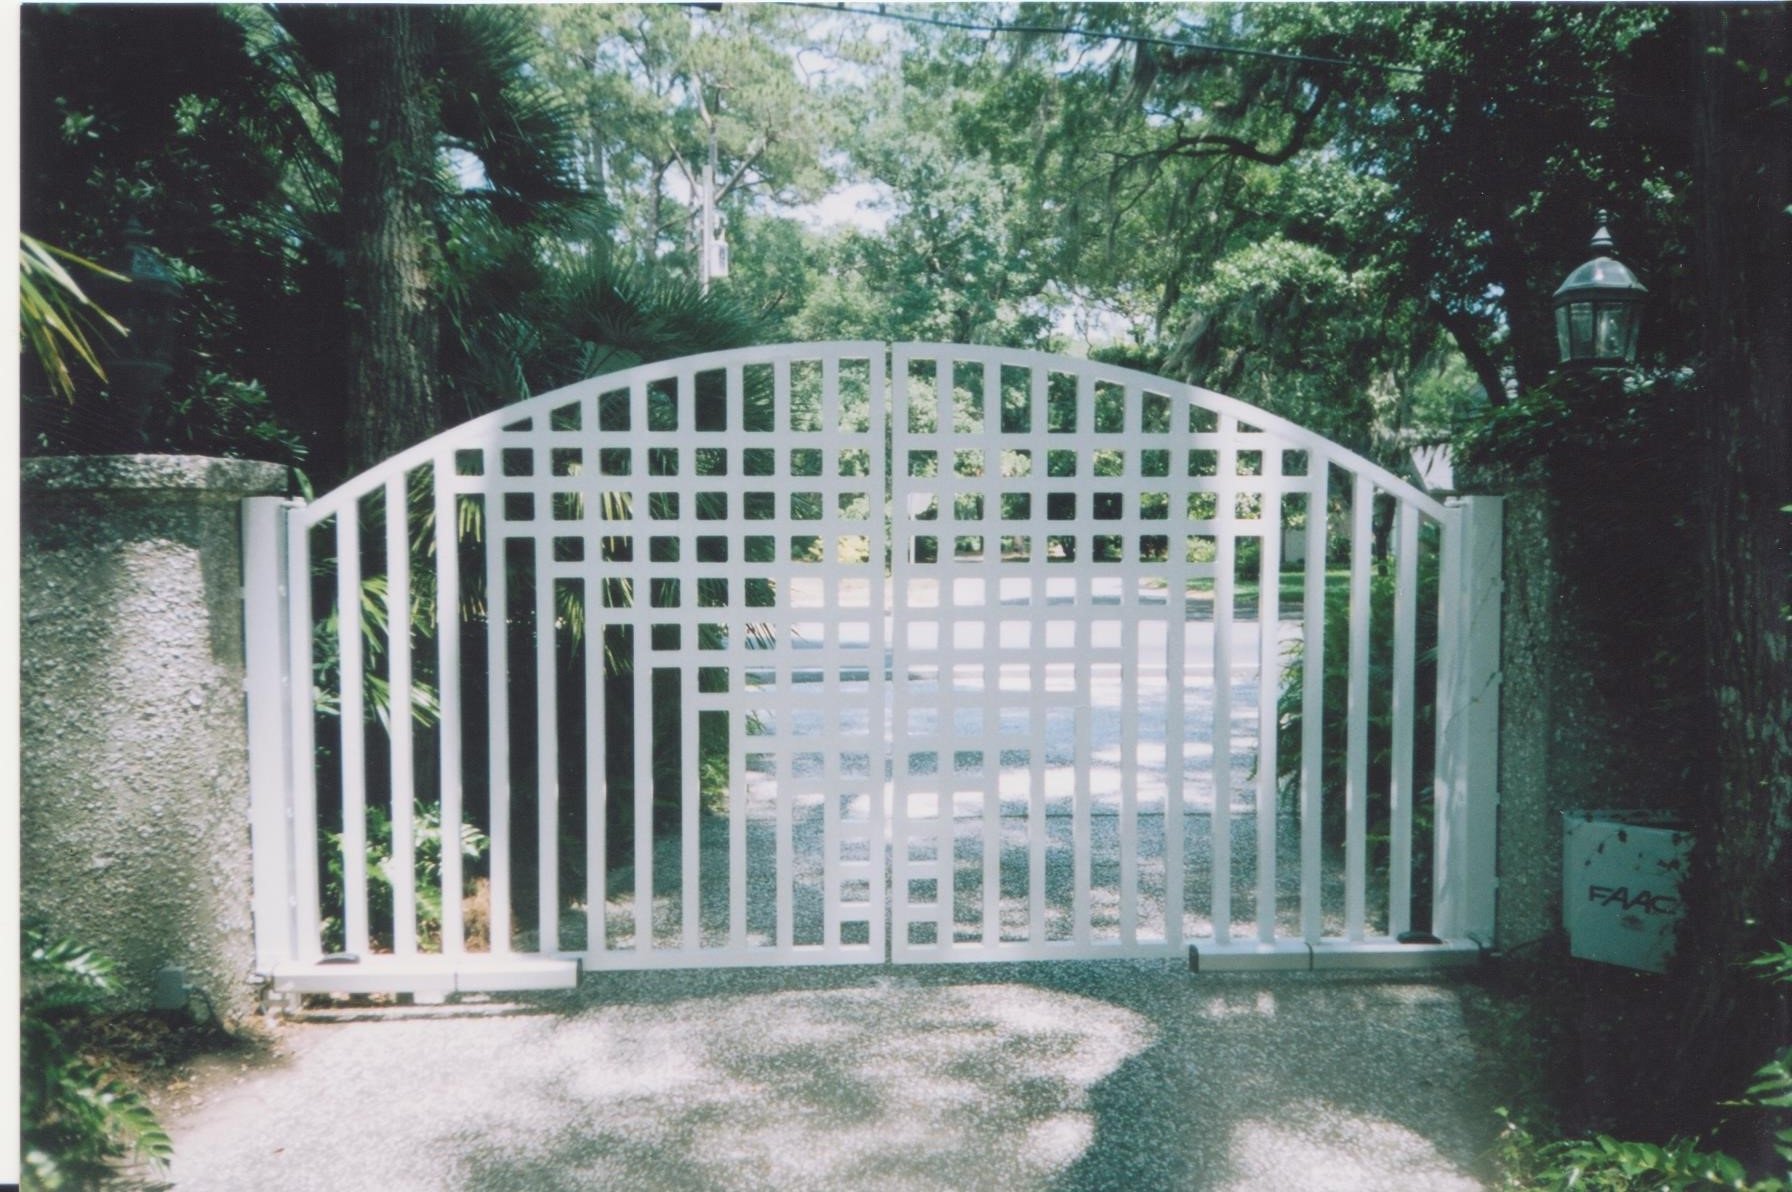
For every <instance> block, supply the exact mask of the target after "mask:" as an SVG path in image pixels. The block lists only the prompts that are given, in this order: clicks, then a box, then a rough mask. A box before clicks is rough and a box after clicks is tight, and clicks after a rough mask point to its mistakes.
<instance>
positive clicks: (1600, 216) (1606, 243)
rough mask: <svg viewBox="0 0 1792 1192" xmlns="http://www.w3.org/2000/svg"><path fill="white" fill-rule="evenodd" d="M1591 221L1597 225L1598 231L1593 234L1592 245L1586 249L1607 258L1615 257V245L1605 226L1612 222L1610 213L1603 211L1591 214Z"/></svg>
mask: <svg viewBox="0 0 1792 1192" xmlns="http://www.w3.org/2000/svg"><path fill="white" fill-rule="evenodd" d="M1593 221H1594V222H1595V223H1597V224H1598V225H1599V227H1598V230H1597V231H1595V232H1594V233H1593V240H1592V243H1591V244H1589V245H1588V247H1589V248H1591V249H1592V250H1593V251H1594V252H1597V253H1604V254H1605V255H1607V256H1614V255H1616V253H1617V245H1616V243H1615V242H1614V241H1613V240H1612V234H1611V232H1610V230H1608V229H1607V228H1606V226H1605V225H1607V224H1609V223H1610V222H1611V221H1612V217H1611V213H1610V212H1609V211H1603V210H1601V211H1596V212H1594V213H1593Z"/></svg>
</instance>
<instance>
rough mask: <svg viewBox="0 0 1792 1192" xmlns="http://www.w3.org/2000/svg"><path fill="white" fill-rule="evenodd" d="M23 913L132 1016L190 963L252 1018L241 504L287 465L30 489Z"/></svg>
mask: <svg viewBox="0 0 1792 1192" xmlns="http://www.w3.org/2000/svg"><path fill="white" fill-rule="evenodd" d="M21 481H22V483H21V515H22V516H21V521H22V526H21V529H22V543H21V545H22V557H21V566H20V587H21V616H20V672H21V673H20V703H21V708H20V738H21V740H20V744H21V759H20V771H21V774H20V777H21V782H20V819H21V840H20V844H21V856H20V864H21V907H22V911H23V913H24V915H25V916H26V917H27V918H28V919H31V918H35V919H38V920H41V921H43V922H45V923H46V924H47V925H48V926H49V927H50V928H51V929H52V930H54V931H57V932H65V933H68V934H70V935H73V936H75V937H76V938H78V939H80V940H82V941H84V942H87V943H90V944H92V945H94V946H96V947H98V948H99V949H100V950H102V951H104V952H105V953H106V954H108V955H110V956H111V957H112V958H113V959H114V960H115V961H116V962H117V963H118V968H119V975H120V977H121V979H122V982H123V984H124V986H125V989H126V993H125V995H124V996H125V999H126V1000H127V1001H128V1003H129V1004H133V1005H137V1006H143V1005H148V1004H149V1002H150V998H151V991H152V989H153V984H154V980H155V974H156V972H157V970H158V969H160V968H161V967H163V966H164V965H179V966H181V967H184V968H185V969H186V971H187V979H188V981H189V982H190V983H191V984H192V985H193V986H195V987H196V988H198V989H201V990H203V991H204V992H205V994H206V995H207V996H209V997H210V998H211V1000H212V1002H213V1003H214V1005H215V1006H216V1008H217V1010H218V1011H219V1012H220V1013H221V1014H223V1015H225V1016H226V1017H240V1016H242V1015H244V1014H246V1013H248V1012H250V1011H251V1010H252V1008H253V996H254V991H253V990H252V989H251V988H250V987H249V985H248V984H247V983H246V980H245V978H246V977H247V975H248V973H249V969H250V966H251V963H252V959H253V937H252V924H251V922H250V885H249V878H250V853H249V814H248V812H249V787H248V769H247V738H246V730H245V720H244V710H243V704H244V696H243V639H242V597H241V585H242V575H241V533H240V518H239V512H238V511H239V507H240V502H241V500H242V498H243V497H245V496H248V495H255V494H264V493H275V492H283V491H284V490H285V485H286V471H285V469H284V468H281V467H278V466H275V465H272V464H258V463H246V462H242V461H236V460H218V459H203V458H197V457H188V456H117V457H97V458H69V459H36V460H28V461H26V462H25V463H24V465H23V468H22V477H21Z"/></svg>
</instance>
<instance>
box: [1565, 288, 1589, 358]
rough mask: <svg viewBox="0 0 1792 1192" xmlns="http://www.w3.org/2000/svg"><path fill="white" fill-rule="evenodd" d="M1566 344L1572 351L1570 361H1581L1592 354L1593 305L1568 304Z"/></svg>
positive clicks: (1584, 303) (1581, 303)
mask: <svg viewBox="0 0 1792 1192" xmlns="http://www.w3.org/2000/svg"><path fill="white" fill-rule="evenodd" d="M1568 343H1569V347H1571V348H1572V349H1573V354H1572V355H1571V357H1570V359H1574V360H1582V359H1585V358H1586V357H1588V356H1590V355H1592V352H1593V304H1592V303H1591V302H1571V303H1569V304H1568Z"/></svg>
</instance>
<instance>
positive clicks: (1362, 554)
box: [1344, 473, 1375, 940]
mask: <svg viewBox="0 0 1792 1192" xmlns="http://www.w3.org/2000/svg"><path fill="white" fill-rule="evenodd" d="M1374 501H1375V490H1374V487H1373V486H1372V485H1371V484H1370V483H1369V478H1368V477H1367V476H1364V475H1362V474H1361V473H1359V474H1358V475H1357V476H1356V477H1355V479H1354V482H1353V486H1352V488H1351V494H1350V642H1349V647H1350V662H1349V668H1350V670H1349V680H1348V683H1349V686H1348V693H1347V695H1346V696H1345V717H1346V719H1347V722H1348V723H1347V727H1346V729H1345V761H1344V767H1345V776H1344V817H1345V826H1344V934H1345V936H1346V937H1347V938H1349V939H1351V940H1361V939H1362V938H1363V919H1364V902H1365V898H1364V894H1365V885H1366V882H1367V878H1366V876H1365V875H1366V872H1367V871H1366V868H1365V866H1366V863H1367V853H1368V834H1369V827H1368V824H1369V821H1368V808H1369V618H1370V608H1369V562H1370V559H1369V551H1370V546H1371V538H1372V536H1373V531H1372V530H1371V528H1370V516H1371V514H1372V513H1373V512H1374Z"/></svg>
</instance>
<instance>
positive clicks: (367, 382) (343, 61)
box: [335, 5, 442, 473]
mask: <svg viewBox="0 0 1792 1192" xmlns="http://www.w3.org/2000/svg"><path fill="white" fill-rule="evenodd" d="M335 13H336V19H337V21H338V22H339V25H338V34H339V38H340V40H339V45H340V48H341V57H340V59H339V61H338V64H337V69H336V98H337V104H338V107H339V109H340V112H341V118H342V219H343V226H344V235H345V240H346V249H347V255H348V269H347V273H348V278H347V291H348V304H349V310H350V317H349V334H348V354H349V368H348V389H349V392H348V405H349V415H348V462H349V470H350V472H351V473H353V472H360V471H362V470H363V469H365V468H368V467H371V466H373V465H374V464H376V463H378V462H380V461H381V460H383V459H385V458H386V457H387V456H390V455H392V454H394V453H395V452H397V451H399V450H401V449H403V448H405V447H408V446H410V445H411V444H413V443H416V442H419V441H420V440H422V439H425V438H428V437H429V436H430V435H431V434H433V433H435V431H436V430H437V427H438V420H439V419H438V413H437V409H436V397H435V373H436V368H437V360H438V356H439V348H440V335H441V332H440V324H439V321H438V320H439V313H438V306H437V303H436V301H435V289H436V287H437V285H438V284H439V281H440V275H441V271H442V265H441V248H440V246H439V245H438V244H437V242H436V238H435V229H434V224H433V223H432V221H431V219H430V207H431V201H432V198H433V196H434V192H435V186H436V170H437V162H436V144H435V138H436V132H437V128H438V127H439V125H440V119H439V115H440V113H439V108H440V101H439V98H438V96H437V93H436V90H435V84H434V81H433V80H432V79H431V78H430V77H429V62H430V59H431V57H432V55H433V52H434V39H435V16H434V13H433V12H432V11H431V10H430V9H429V8H427V7H421V6H409V5H404V6H386V5H368V6H357V5H344V6H342V7H341V8H339V9H336V10H335Z"/></svg>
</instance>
